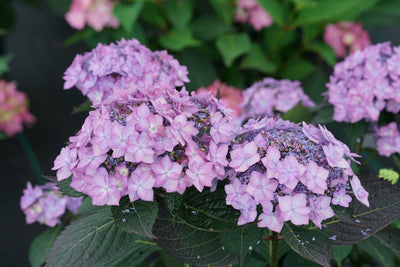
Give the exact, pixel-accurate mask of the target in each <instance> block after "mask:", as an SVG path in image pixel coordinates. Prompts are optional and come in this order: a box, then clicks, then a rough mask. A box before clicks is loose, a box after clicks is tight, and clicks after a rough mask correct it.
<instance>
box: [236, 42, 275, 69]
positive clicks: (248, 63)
mask: <svg viewBox="0 0 400 267" xmlns="http://www.w3.org/2000/svg"><path fill="white" fill-rule="evenodd" d="M240 67H241V68H243V69H255V70H258V71H261V72H262V73H264V74H271V73H274V72H275V71H276V68H277V66H276V64H275V63H274V62H272V61H268V60H267V59H266V56H265V54H264V53H263V50H262V49H261V46H260V45H259V44H252V45H251V49H250V52H249V53H248V54H247V55H246V56H245V57H244V58H243V60H242V61H241V63H240Z"/></svg>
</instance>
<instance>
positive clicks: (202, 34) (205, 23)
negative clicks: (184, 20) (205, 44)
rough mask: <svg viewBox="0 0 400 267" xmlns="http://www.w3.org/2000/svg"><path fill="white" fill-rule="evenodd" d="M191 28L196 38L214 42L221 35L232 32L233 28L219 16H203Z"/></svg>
mask: <svg viewBox="0 0 400 267" xmlns="http://www.w3.org/2000/svg"><path fill="white" fill-rule="evenodd" d="M190 28H191V29H192V31H193V35H194V37H196V38H198V39H201V40H214V39H215V38H216V37H218V36H219V35H221V34H223V33H226V32H229V31H232V28H231V27H229V26H227V25H226V24H224V22H223V21H222V20H221V19H220V18H218V17H217V16H202V17H200V18H198V19H196V20H195V21H193V23H192V24H191V25H190Z"/></svg>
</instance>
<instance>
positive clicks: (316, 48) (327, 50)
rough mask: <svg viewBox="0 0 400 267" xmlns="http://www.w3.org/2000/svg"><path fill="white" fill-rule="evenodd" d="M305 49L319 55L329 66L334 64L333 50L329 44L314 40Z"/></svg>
mask: <svg viewBox="0 0 400 267" xmlns="http://www.w3.org/2000/svg"><path fill="white" fill-rule="evenodd" d="M306 49H307V50H309V51H313V52H315V53H317V54H318V55H320V56H321V57H322V58H323V59H324V60H325V61H326V62H327V63H328V64H329V66H331V67H333V66H334V65H335V64H336V55H335V52H334V51H333V49H332V48H331V47H330V46H329V45H327V44H325V43H322V42H315V43H313V44H310V45H308V46H307V48H306Z"/></svg>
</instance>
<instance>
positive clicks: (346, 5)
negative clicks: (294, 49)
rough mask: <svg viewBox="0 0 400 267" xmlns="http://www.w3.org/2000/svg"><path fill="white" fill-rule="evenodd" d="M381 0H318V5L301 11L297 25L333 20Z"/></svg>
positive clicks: (296, 21)
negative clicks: (367, 3) (368, 3)
mask: <svg viewBox="0 0 400 267" xmlns="http://www.w3.org/2000/svg"><path fill="white" fill-rule="evenodd" d="M377 1H379V0H352V1H348V0H324V1H318V2H317V4H316V5H314V6H310V7H308V8H304V9H302V10H300V11H299V13H298V17H297V19H296V20H295V22H294V24H295V25H304V24H310V23H318V22H322V21H326V20H332V19H334V18H336V17H339V16H341V15H343V14H345V13H346V12H349V11H353V10H356V12H357V13H359V12H361V11H363V9H362V8H361V6H363V5H365V4H366V2H371V4H373V3H376V2H377ZM366 8H368V5H367V6H366Z"/></svg>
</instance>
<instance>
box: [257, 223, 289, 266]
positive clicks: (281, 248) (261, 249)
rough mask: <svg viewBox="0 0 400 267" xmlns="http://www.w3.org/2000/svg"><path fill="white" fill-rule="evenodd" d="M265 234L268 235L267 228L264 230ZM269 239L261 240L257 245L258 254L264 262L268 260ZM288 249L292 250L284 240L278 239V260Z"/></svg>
mask: <svg viewBox="0 0 400 267" xmlns="http://www.w3.org/2000/svg"><path fill="white" fill-rule="evenodd" d="M265 232H266V233H265V235H266V236H267V235H269V230H265ZM270 245H271V241H270V240H262V241H261V243H260V244H259V245H258V254H259V255H261V256H262V257H263V258H264V260H265V261H266V262H269V261H270V258H269V257H270V255H269V254H270ZM289 251H292V248H291V247H290V246H289V245H288V244H287V243H286V242H285V241H284V240H278V260H279V259H280V258H282V257H283V256H284V255H285V254H287V253H288V252H289Z"/></svg>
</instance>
